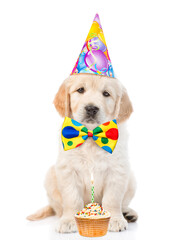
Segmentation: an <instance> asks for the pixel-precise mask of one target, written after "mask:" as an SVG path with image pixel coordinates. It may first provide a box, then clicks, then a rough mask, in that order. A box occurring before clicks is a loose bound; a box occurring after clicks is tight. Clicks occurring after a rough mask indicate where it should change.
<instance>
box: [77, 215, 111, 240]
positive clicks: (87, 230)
mask: <svg viewBox="0 0 179 240" xmlns="http://www.w3.org/2000/svg"><path fill="white" fill-rule="evenodd" d="M75 220H76V224H77V227H78V231H79V234H80V235H81V236H84V237H101V236H104V235H106V233H107V231H108V225H109V220H110V217H108V218H98V219H89V218H78V217H75Z"/></svg>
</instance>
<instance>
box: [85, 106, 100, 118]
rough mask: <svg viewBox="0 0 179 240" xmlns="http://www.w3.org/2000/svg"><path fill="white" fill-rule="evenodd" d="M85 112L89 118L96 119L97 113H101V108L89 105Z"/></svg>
mask: <svg viewBox="0 0 179 240" xmlns="http://www.w3.org/2000/svg"><path fill="white" fill-rule="evenodd" d="M85 110H86V113H87V115H88V116H89V117H94V116H95V115H96V113H97V112H98V111H99V108H98V107H96V106H94V105H87V106H86V107H85Z"/></svg>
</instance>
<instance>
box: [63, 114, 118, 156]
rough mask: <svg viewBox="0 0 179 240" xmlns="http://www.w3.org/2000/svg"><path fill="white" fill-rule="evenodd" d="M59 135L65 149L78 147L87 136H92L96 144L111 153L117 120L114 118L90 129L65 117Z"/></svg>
mask: <svg viewBox="0 0 179 240" xmlns="http://www.w3.org/2000/svg"><path fill="white" fill-rule="evenodd" d="M61 136H62V144H63V148H64V150H65V151H67V150H70V149H73V148H76V147H79V146H80V145H81V144H83V143H84V141H85V140H86V139H87V138H88V137H92V138H93V140H94V141H95V142H96V144H97V145H99V146H100V147H101V148H103V149H104V150H105V151H107V152H109V153H112V152H113V150H114V148H115V146H116V143H117V139H118V128H117V122H116V120H115V119H114V120H112V121H110V122H106V123H103V124H101V125H99V126H98V127H96V128H95V129H93V131H90V130H88V129H87V128H86V127H85V126H84V125H82V124H81V123H79V122H77V121H75V120H73V119H71V118H69V117H65V120H64V122H63V126H62V133H61Z"/></svg>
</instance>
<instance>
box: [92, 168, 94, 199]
mask: <svg viewBox="0 0 179 240" xmlns="http://www.w3.org/2000/svg"><path fill="white" fill-rule="evenodd" d="M91 202H92V203H94V179H93V173H91Z"/></svg>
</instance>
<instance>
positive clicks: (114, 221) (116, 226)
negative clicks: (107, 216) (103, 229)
mask: <svg viewBox="0 0 179 240" xmlns="http://www.w3.org/2000/svg"><path fill="white" fill-rule="evenodd" d="M127 228H128V223H127V221H126V219H125V218H124V217H123V216H119V217H112V218H111V220H110V222H109V231H112V232H120V231H123V230H126V229H127Z"/></svg>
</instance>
